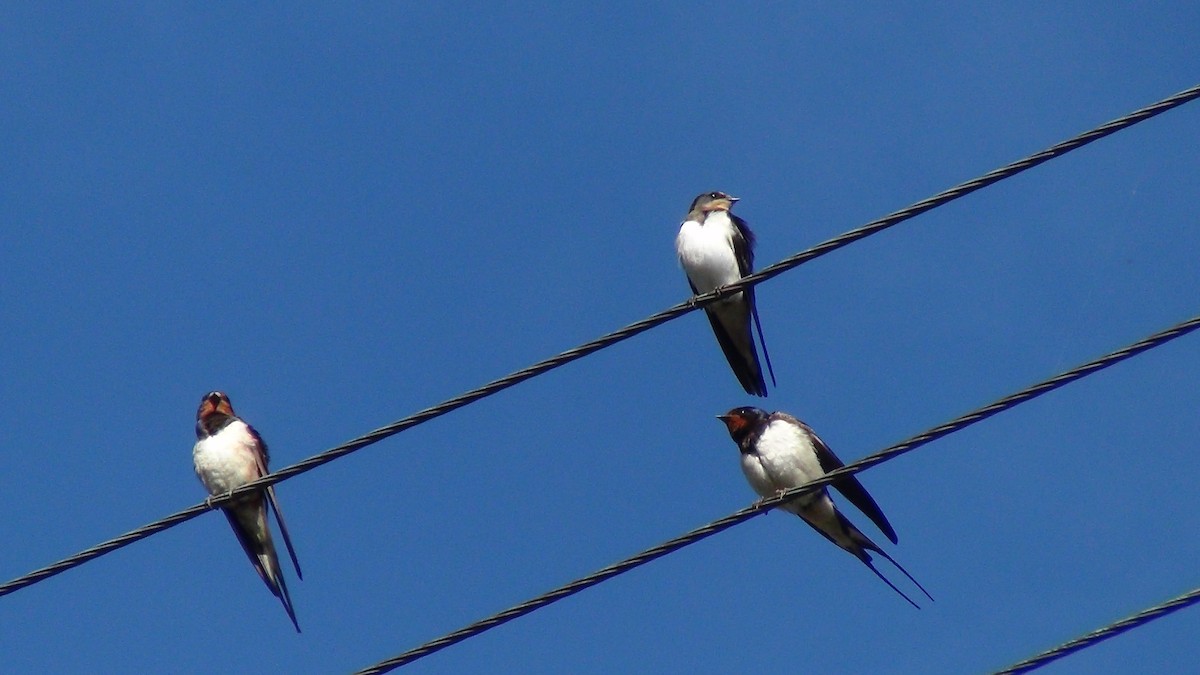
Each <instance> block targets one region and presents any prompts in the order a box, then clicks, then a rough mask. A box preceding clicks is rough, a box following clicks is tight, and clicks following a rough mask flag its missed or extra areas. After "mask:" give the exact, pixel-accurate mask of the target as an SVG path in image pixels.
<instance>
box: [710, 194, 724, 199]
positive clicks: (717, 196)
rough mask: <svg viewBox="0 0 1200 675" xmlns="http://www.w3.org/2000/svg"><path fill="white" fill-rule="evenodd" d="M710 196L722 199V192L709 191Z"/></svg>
mask: <svg viewBox="0 0 1200 675" xmlns="http://www.w3.org/2000/svg"><path fill="white" fill-rule="evenodd" d="M708 198H709V199H720V198H721V193H720V192H710V193H708Z"/></svg>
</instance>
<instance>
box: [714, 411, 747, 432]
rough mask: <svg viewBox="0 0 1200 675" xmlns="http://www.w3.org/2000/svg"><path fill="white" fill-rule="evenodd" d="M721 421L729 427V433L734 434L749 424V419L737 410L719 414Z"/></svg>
mask: <svg viewBox="0 0 1200 675" xmlns="http://www.w3.org/2000/svg"><path fill="white" fill-rule="evenodd" d="M721 421H722V422H724V423H725V427H726V428H727V429H729V433H730V434H736V433H737V432H738V431H740V430H742V429H744V428H746V426H747V425H748V424H750V420H748V419H746V416H745V415H742V414H741V413H738V412H731V413H729V414H727V415H723V416H721Z"/></svg>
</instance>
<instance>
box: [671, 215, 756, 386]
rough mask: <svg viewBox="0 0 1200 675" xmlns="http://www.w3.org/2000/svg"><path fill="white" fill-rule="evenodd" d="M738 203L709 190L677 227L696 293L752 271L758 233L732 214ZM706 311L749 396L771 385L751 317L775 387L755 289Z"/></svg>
mask: <svg viewBox="0 0 1200 675" xmlns="http://www.w3.org/2000/svg"><path fill="white" fill-rule="evenodd" d="M736 201H738V198H737V197H730V196H729V195H727V194H725V193H724V192H705V193H704V194H702V195H700V196H699V197H696V199H695V200H693V201H692V206H691V208H690V209H689V210H688V214H687V217H686V218H684V220H683V224H682V225H680V226H679V236H677V237H676V238H675V251H676V252H677V253H678V254H679V262H680V263H681V264H682V265H683V271H684V272H685V273H686V274H687V278H688V284H690V285H691V287H692V293H693V294H695V295H701V294H703V293H708V292H710V291H712V290H714V289H716V288H719V287H721V286H724V285H726V284H731V283H733V282H735V281H737V280H738V279H741V278H742V277H744V276H746V275H748V274H752V273H753V272H754V233H753V232H751V231H750V227H749V226H748V225H746V221H744V220H742V219H741V218H739V217H737V216H735V215H733V213H731V212H730V209H731V208H733V204H734V202H736ZM704 313H705V314H707V315H708V321H709V323H711V324H712V329H713V332H714V333H716V335H717V342H718V343H720V345H721V351H723V352H725V359H726V360H727V361H729V367H730V368H732V369H733V374H734V375H736V376H737V379H738V382H740V383H741V384H742V388H743V389H745V390H746V393H747V394H753V395H755V396H766V395H767V383H766V380H764V379H763V373H762V367H761V366H760V365H759V363H758V353H757V352H756V351H755V349H754V336H753V335H751V333H750V320H751V318H753V319H754V325H755V327H756V328H757V329H758V342H759V344H761V345H762V350H763V359H764V360H765V361H766V362H767V371H768V372H770V374H771V384H772V385H773V386H774V385H775V371H774V369H773V368H771V357H770V355H768V354H767V344H766V343H765V342H763V337H762V323H761V322H760V321H759V319H758V308H757V307H756V306H755V303H754V288H753V287H750V288H746V289H743V290H742V291H740V292H738V293H735V294H733V295H731V296H729V297H727V298H723V299H721V300H719V301H717V302H714V303H712V304H710V305H707V306H706V307H705V308H704Z"/></svg>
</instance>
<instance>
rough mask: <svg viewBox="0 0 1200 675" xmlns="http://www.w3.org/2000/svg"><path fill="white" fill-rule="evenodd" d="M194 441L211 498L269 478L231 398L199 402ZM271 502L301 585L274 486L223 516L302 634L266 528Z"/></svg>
mask: <svg viewBox="0 0 1200 675" xmlns="http://www.w3.org/2000/svg"><path fill="white" fill-rule="evenodd" d="M196 438H197V439H198V440H197V441H196V446H195V447H194V448H193V449H192V461H193V463H194V464H195V467H196V475H197V476H198V477H199V478H200V482H201V483H204V487H206V488H208V492H209V494H210V495H212V496H214V497H215V496H218V495H222V494H225V493H226V492H229V491H230V490H233V489H235V488H238V487H241V486H243V485H245V484H246V483H249V482H250V481H253V480H257V479H259V478H261V477H263V476H265V475H267V473H268V471H267V461H268V457H267V444H266V443H264V442H263V439H262V437H261V436H259V435H258V432H257V431H255V430H254V427H252V426H250V425H249V424H246V423H245V422H243V421H242V420H241V419H240V418H238V417H237V415H234V414H233V406H232V405H231V404H230V403H229V397H228V396H226V395H225V394H223V393H222V392H219V391H214V392H210V393H208V394H205V395H204V398H202V399H200V409H199V410H198V411H197V412H196ZM264 493H265V495H266V499H265V500H264V499H263V494H264ZM268 502H269V503H270V505H271V509H272V510H273V511H274V512H275V520H276V521H277V522H278V523H279V533H280V534H281V535H283V543H284V544H285V545H286V546H287V550H288V554H289V555H291V557H292V564H293V565H294V566H295V567H296V576H297V577H299V578H301V579H303V578H304V577H303V575H302V574H301V573H300V561H299V560H297V559H296V551H295V549H293V548H292V538H291V537H290V536H289V535H288V530H287V525H286V524H284V522H283V513H281V512H280V510H279V502H278V501H276V499H275V487H274V486H269V487H267V488H266V489H265V490H263V491H262V492H258V493H254V494H251V495H248V496H246V497H242V498H240V499H238V500H237V501H234V502H233V503H231V504H229V505H228V506H223V507H222V508H221V510H222V511H224V512H225V517H226V518H228V519H229V525H230V527H232V528H233V533H234V534H236V535H237V538H238V541H239V542H241V544H242V548H243V549H244V550H245V551H246V555H247V556H248V557H249V558H250V563H251V564H252V565H254V569H255V570H256V571H257V572H258V576H259V577H261V578H262V580H263V582H264V583H265V584H266V585H267V588H269V589H271V593H273V594H274V595H275V597H277V598H279V601H280V602H282V603H283V609H284V611H286V612H287V615H288V618H290V619H291V620H292V625H294V626H295V627H296V632H297V633H299V632H300V624H299V623H298V622H297V621H296V612H295V611H294V610H293V609H292V598H291V596H290V595H288V590H287V583H286V582H285V581H284V579H283V570H281V569H280V568H279V556H277V555H276V554H275V544H274V543H272V542H271V531H270V529H268V527H267V506H266V503H268Z"/></svg>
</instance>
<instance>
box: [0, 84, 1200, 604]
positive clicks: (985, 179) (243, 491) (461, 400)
mask: <svg viewBox="0 0 1200 675" xmlns="http://www.w3.org/2000/svg"><path fill="white" fill-rule="evenodd" d="M1196 98H1200V85H1196V86H1194V87H1192V88H1190V89H1186V90H1184V91H1181V92H1179V93H1178V94H1175V95H1173V96H1169V97H1167V98H1165V99H1163V100H1161V101H1159V102H1157V103H1154V104H1152V105H1149V106H1146V107H1144V108H1141V109H1139V110H1135V111H1134V112H1131V113H1129V114H1128V115H1125V116H1124V117H1121V118H1118V119H1116V120H1113V121H1111V122H1108V123H1107V124H1103V125H1101V126H1099V127H1096V128H1095V129H1092V130H1091V131H1087V132H1084V133H1082V134H1080V135H1078V136H1075V137H1074V138H1071V139H1069V140H1067V141H1064V142H1062V143H1059V144H1058V145H1055V146H1052V147H1050V148H1048V149H1046V150H1043V151H1041V152H1039V153H1036V154H1034V155H1030V156H1028V157H1026V158H1025V159H1022V160H1019V161H1017V162H1013V163H1012V164H1009V165H1007V166H1004V167H1001V168H999V169H996V170H994V171H991V172H989V173H987V174H984V175H983V176H980V177H978V178H975V179H973V180H970V181H967V182H965V183H960V184H959V185H956V186H955V187H952V188H950V189H949V190H946V191H944V192H941V193H938V194H937V195H934V196H933V197H929V198H928V199H924V200H922V201H919V202H917V203H915V204H913V205H911V206H908V207H907V208H904V209H901V210H899V211H895V212H893V213H891V214H889V215H887V216H884V217H883V218H880V219H878V220H874V221H871V222H870V223H867V224H866V225H863V226H861V227H859V228H856V229H853V230H850V231H849V232H846V233H844V234H841V235H839V236H837V237H834V238H833V239H829V240H827V241H825V242H822V243H820V244H817V245H816V246H814V247H812V248H810V249H807V250H805V251H801V252H800V253H797V254H795V255H793V256H791V257H788V258H784V259H783V260H781V261H779V262H777V263H775V264H773V265H770V266H769V267H765V268H763V269H762V270H759V271H758V272H756V273H754V274H751V275H749V276H746V277H743V278H742V279H740V280H738V281H737V282H734V283H732V284H728V285H726V286H722V287H721V288H718V289H716V290H714V291H711V292H709V293H705V294H703V295H698V296H695V297H692V298H690V299H688V300H687V301H685V302H682V303H680V304H677V305H675V306H674V307H671V308H669V309H666V310H663V311H661V312H659V313H657V314H654V315H652V316H650V317H647V318H645V319H642V320H641V321H638V322H636V323H632V324H629V325H628V326H625V327H624V328H622V329H620V330H617V331H614V332H612V333H609V334H607V335H604V336H602V337H599V338H597V339H595V340H592V341H591V342H587V343H585V344H582V345H580V346H578V347H575V348H574V349H568V350H567V351H565V352H562V353H561V354H559V355H557V356H553V357H551V358H548V359H545V360H544V361H539V362H538V363H535V364H534V365H532V366H529V367H527V368H523V369H521V370H518V371H516V372H514V373H511V374H509V375H506V376H504V377H502V378H500V379H498V380H493V381H491V382H489V383H487V384H485V385H483V386H481V387H478V388H476V389H472V390H470V391H468V392H466V393H463V394H459V395H458V396H456V397H454V398H451V399H448V400H446V401H443V402H442V403H439V404H437V405H435V406H432V407H429V408H425V409H424V410H421V411H420V412H417V413H415V414H413V415H410V416H408V417H405V418H404V419H401V420H398V421H396V422H392V423H391V424H388V425H386V426H382V427H380V428H378V429H376V430H374V431H371V432H369V433H367V434H364V435H362V436H359V437H358V438H355V439H353V440H351V441H348V442H346V443H343V444H342V445H339V446H336V447H334V448H331V449H329V450H326V451H324V452H322V453H319V454H316V455H313V456H312V457H309V458H308V459H305V460H302V461H300V462H297V463H296V464H293V465H291V466H288V467H285V468H283V469H280V470H278V471H276V472H274V473H271V474H269V475H267V476H264V477H262V478H260V479H258V480H255V481H252V482H250V483H247V484H245V485H243V486H242V487H240V488H238V489H236V490H233V491H232V492H229V493H227V494H225V495H222V496H220V497H215V498H212V499H209V500H208V501H206V502H204V503H203V504H198V505H196V506H192V507H190V508H188V509H185V510H183V511H180V512H178V513H175V514H172V515H170V516H167V517H165V518H163V519H161V520H158V521H155V522H153V523H150V524H148V525H143V526H142V527H139V528H138V529H136V530H132V531H130V532H126V533H125V534H123V535H121V536H119V537H116V538H114V539H110V540H108V541H105V542H102V543H100V544H97V545H95V546H93V547H91V548H89V549H86V550H84V551H81V552H79V553H76V554H75V555H73V556H70V557H67V558H64V559H62V560H60V561H58V562H56V563H53V564H51V565H47V566H46V567H42V568H40V569H36V570H34V571H32V572H29V573H28V574H25V575H23V576H20V577H17V578H16V579H13V580H11V581H9V582H7V583H5V584H3V585H0V597H4V596H5V595H8V594H10V593H14V592H16V591H19V590H21V589H22V588H26V587H28V586H31V585H33V584H36V583H39V582H41V581H44V580H46V579H49V578H50V577H52V576H55V575H57V574H61V573H63V572H65V571H67V570H69V569H72V568H74V567H78V566H79V565H82V564H83V563H85V562H88V561H91V560H94V559H96V558H99V557H100V556H103V555H107V554H108V553H111V552H113V551H115V550H117V549H120V548H123V547H125V546H128V545H129V544H132V543H134V542H136V541H140V540H142V539H145V538H146V537H149V536H151V535H153V534H157V533H158V532H162V531H163V530H166V529H168V528H171V527H174V526H176V525H179V524H180V523H183V522H186V521H188V520H191V519H192V518H195V517H196V516H198V515H200V514H201V513H204V512H205V511H206V510H208V509H210V508H215V507H218V506H221V505H223V504H228V503H229V502H231V501H233V500H234V499H236V498H238V497H242V496H245V495H249V494H250V493H252V492H255V491H257V490H261V489H262V488H264V487H266V486H268V485H274V484H275V483H279V482H282V481H285V480H288V479H289V478H293V477H295V476H298V475H300V474H302V473H306V472H308V471H311V470H313V469H315V468H317V467H319V466H321V465H323V464H327V463H329V462H332V461H333V460H335V459H338V458H341V457H344V456H346V455H349V454H350V453H352V452H355V451H357V450H361V449H362V448H365V447H367V446H368V445H372V444H374V443H378V442H379V441H382V440H383V439H385V438H388V437H389V436H393V435H395V434H398V433H400V432H402V431H404V430H406V429H410V428H412V427H415V426H417V425H418V424H423V423H425V422H428V421H429V420H432V419H434V418H436V417H440V416H442V415H445V414H446V413H448V412H451V411H453V410H456V409H458V408H461V407H463V406H465V405H468V404H470V403H474V402H476V401H478V400H480V399H483V398H486V397H488V396H491V395H493V394H496V393H499V392H501V391H503V390H505V389H507V388H509V387H512V386H514V385H516V384H520V383H521V382H524V381H525V380H528V379H530V378H533V377H536V376H538V375H542V374H544V373H547V372H549V371H551V370H554V369H555V368H558V367H559V366H563V365H566V364H567V363H570V362H572V361H575V360H577V359H580V358H583V357H584V356H587V355H589V354H592V353H593V352H597V351H600V350H601V349H604V348H606V347H610V346H612V345H614V344H616V343H618V342H621V341H623V340H626V339H628V338H631V337H633V336H635V335H637V334H639V333H642V332H645V331H647V330H649V329H651V328H653V327H655V326H658V325H660V324H664V323H666V322H668V321H671V320H673V319H676V318H678V317H680V316H683V315H684V314H687V313H688V312H691V311H694V310H696V309H699V308H700V307H704V306H705V305H708V304H710V303H713V302H716V301H717V300H719V299H721V298H724V297H727V296H729V295H733V294H735V293H737V292H739V291H741V290H742V289H743V288H747V287H750V286H754V285H756V284H759V283H762V282H763V281H766V280H767V279H771V278H773V277H776V276H778V275H780V274H782V273H784V272H786V271H788V270H791V269H794V268H796V267H799V266H800V265H802V264H804V263H806V262H808V261H810V260H812V259H814V258H819V257H820V256H823V255H825V254H826V253H830V252H832V251H835V250H837V249H839V248H842V247H843V246H847V245H849V244H852V243H854V242H856V241H858V240H859V239H863V238H865V237H868V236H870V235H872V234H875V233H877V232H881V231H883V230H885V229H887V228H889V227H891V226H893V225H896V224H898V223H901V222H903V221H905V220H908V219H910V218H913V217H915V216H918V215H920V214H922V213H924V212H926V211H929V210H931V209H934V208H937V207H939V206H942V205H944V204H947V203H949V202H952V201H954V200H955V199H958V198H960V197H964V196H966V195H968V194H970V193H972V192H974V191H976V190H979V189H981V188H984V187H987V186H989V185H992V184H993V183H997V182H999V181H1001V180H1004V179H1006V178H1010V177H1012V176H1015V175H1017V174H1019V173H1021V172H1023V171H1026V170H1028V169H1031V168H1033V167H1035V166H1037V165H1039V164H1041V163H1043V162H1046V161H1049V160H1051V159H1053V158H1055V157H1061V156H1062V155H1065V154H1067V153H1068V152H1071V151H1072V150H1076V149H1078V148H1080V147H1082V146H1084V145H1087V144H1088V143H1091V142H1092V141H1096V140H1099V139H1101V138H1103V137H1105V136H1108V135H1109V134H1113V133H1116V132H1117V131H1120V130H1122V129H1126V128H1128V127H1131V126H1133V125H1135V124H1137V123H1139V122H1142V121H1145V120H1147V119H1150V118H1151V117H1154V116H1156V115H1159V114H1161V113H1164V112H1166V111H1168V110H1170V109H1172V108H1176V107H1178V106H1181V105H1183V104H1184V103H1187V102H1189V101H1192V100H1194V99H1196Z"/></svg>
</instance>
